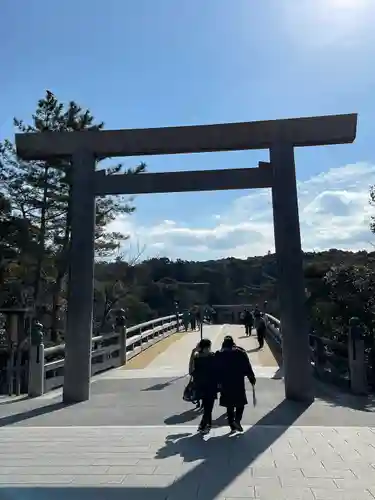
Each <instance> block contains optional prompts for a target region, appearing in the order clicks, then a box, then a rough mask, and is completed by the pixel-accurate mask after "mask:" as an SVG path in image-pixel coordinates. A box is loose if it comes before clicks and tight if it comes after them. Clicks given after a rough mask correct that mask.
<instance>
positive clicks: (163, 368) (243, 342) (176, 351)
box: [105, 325, 279, 378]
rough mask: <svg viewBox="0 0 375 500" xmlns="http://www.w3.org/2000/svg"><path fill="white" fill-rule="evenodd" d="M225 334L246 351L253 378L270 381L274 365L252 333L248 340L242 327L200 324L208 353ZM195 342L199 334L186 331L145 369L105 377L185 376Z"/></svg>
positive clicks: (122, 371)
mask: <svg viewBox="0 0 375 500" xmlns="http://www.w3.org/2000/svg"><path fill="white" fill-rule="evenodd" d="M225 335H232V336H233V338H234V339H235V341H236V343H238V344H239V345H240V346H242V347H244V348H245V349H246V350H247V352H248V353H249V356H250V360H251V363H252V365H253V368H254V371H255V373H256V376H257V377H266V378H270V377H273V376H275V374H276V373H277V372H278V371H279V369H278V368H279V367H278V365H277V362H276V360H275V358H274V356H273V355H272V353H271V351H270V349H269V347H268V346H267V345H265V347H264V349H262V350H261V351H259V350H258V342H257V340H256V336H255V333H254V332H253V334H252V336H251V337H246V336H245V333H244V328H243V327H242V326H239V325H218V326H216V325H204V328H203V336H204V337H207V338H209V339H210V340H211V341H212V350H214V351H215V350H218V349H220V348H221V344H222V342H223V339H224V337H225ZM199 339H200V332H199V331H193V332H191V331H189V332H187V333H186V334H184V335H183V336H182V337H180V338H179V340H177V341H176V342H173V343H171V344H170V345H169V346H168V347H167V349H166V350H164V351H163V352H161V353H160V354H159V355H158V356H157V357H156V358H154V359H152V360H151V362H150V363H149V364H148V365H147V366H146V367H144V368H142V369H135V370H133V369H129V368H128V367H127V368H125V369H123V368H120V369H118V370H112V371H110V372H108V373H107V374H106V375H105V377H106V378H159V377H179V376H183V375H186V373H187V371H188V362H189V356H190V353H191V351H192V349H193V348H194V347H195V346H196V345H197V343H198V342H199ZM162 342H163V341H162ZM146 352H147V351H146ZM140 356H142V354H141V355H140Z"/></svg>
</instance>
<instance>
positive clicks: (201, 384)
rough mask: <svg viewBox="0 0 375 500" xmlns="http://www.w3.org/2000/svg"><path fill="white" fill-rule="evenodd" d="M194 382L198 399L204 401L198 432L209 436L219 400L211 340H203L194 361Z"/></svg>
mask: <svg viewBox="0 0 375 500" xmlns="http://www.w3.org/2000/svg"><path fill="white" fill-rule="evenodd" d="M192 375H193V380H194V385H195V389H196V391H197V398H198V399H199V400H201V401H202V407H203V416H202V420H201V423H200V424H199V427H198V431H199V432H202V433H204V434H207V433H208V432H210V430H211V426H212V410H213V407H214V404H215V399H216V398H217V392H218V391H217V370H216V357H215V355H214V353H213V352H211V340H209V339H202V340H201V341H200V342H199V344H198V352H196V354H195V356H194V359H193V370H192Z"/></svg>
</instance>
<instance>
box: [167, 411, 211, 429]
mask: <svg viewBox="0 0 375 500" xmlns="http://www.w3.org/2000/svg"><path fill="white" fill-rule="evenodd" d="M201 412H202V410H201V409H199V408H191V409H189V410H186V411H184V412H183V413H179V414H178V415H172V416H170V417H167V418H166V419H165V420H164V423H165V424H166V425H178V424H184V423H186V422H191V421H192V420H195V419H196V418H198V417H199V416H200V414H201Z"/></svg>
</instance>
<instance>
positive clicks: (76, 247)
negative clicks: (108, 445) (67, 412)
mask: <svg viewBox="0 0 375 500" xmlns="http://www.w3.org/2000/svg"><path fill="white" fill-rule="evenodd" d="M71 176H72V178H71V181H72V182H71V198H70V207H69V208H70V217H71V231H72V233H71V248H70V259H69V293H68V315H67V331H66V338H65V366H64V390H63V400H64V402H67V403H77V402H81V401H86V400H87V399H89V397H90V377H91V347H92V320H93V298H94V297H93V296H94V232H95V194H94V193H95V191H94V179H95V158H94V155H93V154H92V153H90V152H88V151H84V150H82V151H77V153H75V154H74V155H73V158H72V172H71Z"/></svg>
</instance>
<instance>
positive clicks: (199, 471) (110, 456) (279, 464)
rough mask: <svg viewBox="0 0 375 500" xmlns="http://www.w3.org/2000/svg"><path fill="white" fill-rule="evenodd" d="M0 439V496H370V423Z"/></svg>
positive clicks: (51, 433) (1, 434)
mask: <svg viewBox="0 0 375 500" xmlns="http://www.w3.org/2000/svg"><path fill="white" fill-rule="evenodd" d="M301 411H302V410H301ZM0 441H1V451H2V452H1V455H0V499H1V500H3V499H6V500H21V499H22V500H24V499H28V500H29V499H35V500H36V499H38V500H47V499H48V500H49V499H56V500H60V499H61V500H62V499H64V500H65V499H66V498H69V499H71V500H74V499H78V498H79V499H81V500H84V499H90V500H96V499H108V500H115V499H116V500H117V499H129V500H151V499H152V500H195V499H196V500H216V499H226V500H230V499H235V498H236V499H239V498H243V499H245V498H259V499H261V500H338V499H340V500H342V499H345V500H364V499H372V500H373V499H374V497H375V468H374V449H375V429H373V428H359V427H341V428H340V427H321V426H320V427H301V426H292V422H290V425H289V426H271V427H270V426H262V425H257V426H254V427H249V428H246V429H245V433H244V434H243V435H235V436H232V437H230V436H229V435H228V432H227V430H226V429H225V428H218V429H214V430H213V432H212V435H211V436H209V437H207V438H201V437H199V436H197V435H196V434H195V429H193V428H191V427H183V426H177V427H170V428H166V427H131V428H129V427H86V428H80V427H62V428H58V427H50V428H26V427H24V428H12V427H8V428H3V429H1V431H0Z"/></svg>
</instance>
